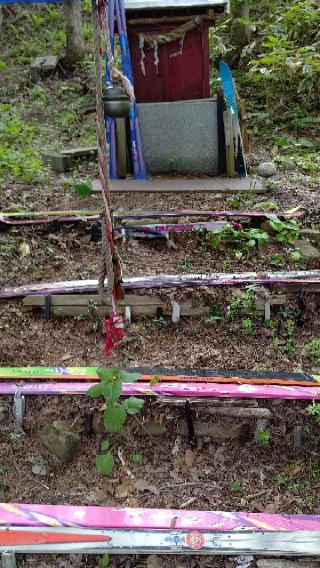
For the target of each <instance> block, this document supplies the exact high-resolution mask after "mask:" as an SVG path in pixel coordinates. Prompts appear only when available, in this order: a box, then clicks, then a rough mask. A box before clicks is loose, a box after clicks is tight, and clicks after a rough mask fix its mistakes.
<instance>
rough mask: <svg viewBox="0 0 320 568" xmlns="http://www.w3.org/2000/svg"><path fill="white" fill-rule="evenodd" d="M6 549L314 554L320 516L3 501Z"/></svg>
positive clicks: (0, 536) (1, 539)
mask: <svg viewBox="0 0 320 568" xmlns="http://www.w3.org/2000/svg"><path fill="white" fill-rule="evenodd" d="M1 525H2V526H3V527H4V528H3V529H1V528H0V552H2V551H14V552H21V553H22V552H23V553H28V552H38V553H39V552H42V553H45V552H51V553H58V552H64V553H71V552H73V553H97V554H100V553H101V554H103V553H105V552H110V553H114V554H117V553H124V552H125V553H127V554H128V553H129V554H130V553H132V554H137V553H140V554H150V553H162V554H164V553H175V554H179V553H180V554H183V553H188V554H192V553H194V554H221V555H224V554H230V555H233V554H240V553H244V554H245V553H251V554H264V555H266V554H267V555H268V554H269V555H281V556H282V555H286V554H290V555H308V556H314V555H317V554H319V553H320V538H319V536H320V534H319V531H320V517H319V516H316V515H272V514H259V513H235V512H228V513H224V512H221V511H218V512H213V511H207V512H205V511H181V510H170V509H168V510H165V509H125V508H107V507H74V506H67V505H63V506H60V505H24V504H11V503H3V504H0V526H1Z"/></svg>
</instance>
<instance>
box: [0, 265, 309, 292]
mask: <svg viewBox="0 0 320 568" xmlns="http://www.w3.org/2000/svg"><path fill="white" fill-rule="evenodd" d="M106 284H107V282H106ZM247 284H256V285H265V286H268V285H275V284H282V285H284V286H291V285H303V286H308V285H316V286H319V290H320V270H297V271H282V272H263V273H257V272H240V273H227V272H224V273H218V272H216V273H213V274H156V275H153V276H137V277H131V278H124V283H123V285H124V288H125V289H126V290H144V289H154V288H183V287H190V288H198V287H201V286H239V285H247ZM97 291H98V281H97V280H70V281H64V282H48V283H40V284H24V285H22V286H15V287H12V288H4V289H2V290H0V299H5V298H19V297H23V296H34V295H39V294H40V295H44V296H47V295H51V294H68V293H69V294H75V293H91V292H97Z"/></svg>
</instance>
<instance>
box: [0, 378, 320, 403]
mask: <svg viewBox="0 0 320 568" xmlns="http://www.w3.org/2000/svg"><path fill="white" fill-rule="evenodd" d="M94 384H97V383H96V382H92V383H91V382H72V381H70V382H69V381H65V382H61V383H60V382H57V381H55V382H47V381H40V382H39V381H36V382H29V381H28V382H26V383H15V382H14V381H11V382H0V394H2V395H14V394H15V393H16V392H17V390H19V392H20V393H21V394H22V395H30V396H32V395H34V396H41V395H67V394H68V395H84V394H86V392H87V391H88V389H89V388H90V387H91V386H93V385H94ZM122 392H123V395H124V396H149V397H167V398H168V397H172V398H178V397H183V398H254V399H262V398H265V399H282V400H320V385H319V386H318V387H316V386H314V387H310V386H306V387H301V386H280V385H253V384H248V383H246V384H236V383H227V384H221V383H196V382H194V383H192V382H187V383H179V382H171V383H159V384H157V385H152V386H151V385H150V383H125V384H124V385H123V391H122Z"/></svg>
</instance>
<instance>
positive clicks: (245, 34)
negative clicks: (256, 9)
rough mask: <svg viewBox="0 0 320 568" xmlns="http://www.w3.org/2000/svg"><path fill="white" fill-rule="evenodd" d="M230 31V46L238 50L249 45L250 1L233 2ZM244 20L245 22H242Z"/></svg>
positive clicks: (239, 0) (235, 0) (237, 0)
mask: <svg viewBox="0 0 320 568" xmlns="http://www.w3.org/2000/svg"><path fill="white" fill-rule="evenodd" d="M231 15H232V29H231V39H232V45H234V47H235V48H237V49H238V50H240V49H242V48H243V47H244V46H245V45H247V44H248V43H250V39H251V30H250V26H249V24H248V22H249V19H250V1H249V0H234V1H233V2H232V5H231ZM243 20H245V21H243Z"/></svg>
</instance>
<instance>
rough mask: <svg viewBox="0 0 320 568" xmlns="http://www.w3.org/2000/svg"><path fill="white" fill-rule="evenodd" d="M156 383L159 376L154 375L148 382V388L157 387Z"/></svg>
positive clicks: (158, 381) (158, 380)
mask: <svg viewBox="0 0 320 568" xmlns="http://www.w3.org/2000/svg"><path fill="white" fill-rule="evenodd" d="M158 383H160V377H159V375H155V376H154V377H152V379H151V381H150V386H151V387H154V385H157V384H158Z"/></svg>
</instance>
